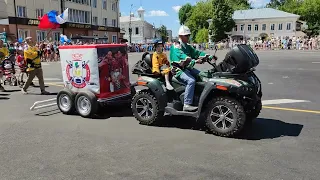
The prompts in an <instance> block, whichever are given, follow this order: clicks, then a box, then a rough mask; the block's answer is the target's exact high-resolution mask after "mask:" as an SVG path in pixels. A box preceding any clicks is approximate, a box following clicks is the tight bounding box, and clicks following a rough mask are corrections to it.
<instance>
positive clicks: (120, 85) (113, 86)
mask: <svg viewBox="0 0 320 180" xmlns="http://www.w3.org/2000/svg"><path fill="white" fill-rule="evenodd" d="M59 52H60V59H61V69H62V76H63V82H64V87H65V88H64V89H63V90H61V91H60V92H59V93H58V95H57V98H54V99H49V100H45V101H38V102H35V103H34V105H33V106H32V107H31V108H30V109H31V110H36V109H42V108H46V107H50V106H55V105H58V107H59V109H60V111H61V112H62V113H64V114H71V113H74V112H77V113H78V114H79V115H81V116H82V117H91V116H92V115H94V114H95V113H96V112H97V111H98V107H99V104H112V103H120V102H121V101H128V100H130V98H131V91H132V90H131V86H130V80H129V65H128V54H127V46H126V45H124V44H99V45H72V46H60V47H59ZM45 103H46V104H45Z"/></svg>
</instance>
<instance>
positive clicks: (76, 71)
mask: <svg viewBox="0 0 320 180" xmlns="http://www.w3.org/2000/svg"><path fill="white" fill-rule="evenodd" d="M82 57H83V55H82V54H72V61H67V67H66V74H67V78H68V80H69V83H71V85H72V86H73V87H75V88H84V87H86V85H87V83H88V82H89V81H90V68H89V65H88V61H83V60H82Z"/></svg>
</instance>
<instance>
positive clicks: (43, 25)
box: [39, 8, 69, 29]
mask: <svg viewBox="0 0 320 180" xmlns="http://www.w3.org/2000/svg"><path fill="white" fill-rule="evenodd" d="M68 11H69V9H68V8H67V9H66V10H64V11H63V13H62V14H60V15H58V12H57V11H55V10H52V11H50V12H48V13H47V14H45V15H44V16H42V17H41V18H39V20H40V23H39V28H40V29H57V28H59V27H60V24H63V23H65V22H67V21H68Z"/></svg>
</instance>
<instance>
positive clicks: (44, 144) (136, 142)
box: [0, 51, 320, 180]
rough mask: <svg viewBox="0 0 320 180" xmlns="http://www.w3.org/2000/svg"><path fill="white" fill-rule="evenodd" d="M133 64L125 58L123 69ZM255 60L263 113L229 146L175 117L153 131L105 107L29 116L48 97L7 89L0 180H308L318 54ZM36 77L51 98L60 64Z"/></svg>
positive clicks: (316, 121) (319, 152)
mask: <svg viewBox="0 0 320 180" xmlns="http://www.w3.org/2000/svg"><path fill="white" fill-rule="evenodd" d="M211 53H212V52H211ZM224 54H225V51H220V52H218V54H217V55H218V57H219V59H222V58H223V56H224ZM140 56H141V54H130V55H129V59H130V60H129V61H130V65H133V64H134V63H135V62H136V61H137V60H138V59H139V58H140ZM258 56H259V57H260V65H259V66H258V68H257V74H258V76H259V78H260V79H261V81H262V83H263V100H264V101H263V103H264V108H263V110H262V113H261V115H260V116H259V118H258V119H257V120H256V121H255V123H254V124H253V126H252V127H251V129H250V128H249V129H246V132H244V133H243V134H242V135H241V136H239V137H238V138H221V137H216V136H214V135H210V134H205V133H204V132H203V131H201V130H198V129H199V128H198V127H197V125H195V124H194V123H193V121H192V120H189V119H185V118H180V117H179V118H177V117H175V118H170V117H168V118H167V119H166V123H164V124H163V125H162V127H149V126H142V125H139V124H138V123H137V121H135V119H134V118H133V117H132V115H131V112H130V111H131V110H130V109H126V108H125V107H110V108H108V109H107V110H106V116H105V117H103V118H100V119H83V118H81V117H78V116H65V115H62V114H61V113H59V111H58V110H57V109H56V108H48V109H44V110H39V111H35V112H30V111H29V108H30V106H31V105H32V104H33V102H34V101H37V100H43V99H48V98H54V97H55V96H54V95H52V96H40V95H38V94H39V91H40V90H39V89H38V88H31V89H30V92H31V94H29V95H22V94H21V93H20V92H19V90H18V89H17V88H10V87H7V89H8V90H11V91H8V92H5V93H2V94H0V113H1V116H0V117H1V118H0V162H1V163H0V179H3V180H6V179H10V180H11V179H17V180H21V179H30V180H35V179H54V180H56V179H86V180H88V179H90V180H91V179H94V180H96V179H108V180H113V179H121V180H122V179H128V180H134V179H139V180H142V179H146V180H150V179H161V180H163V179H174V180H178V179H183V180H188V179H190V180H195V179H201V180H203V179H210V180H211V179H217V180H218V179H230V180H233V179H235V180H240V179H241V180H242V179H243V180H250V179H252V180H256V179H261V180H263V179H266V180H270V179H273V180H278V179H279V180H280V179H285V180H287V179H288V180H301V179H308V180H309V179H314V180H317V179H319V176H320V172H319V167H320V145H319V141H320V138H319V137H320V132H319V129H320V118H319V117H320V96H319V92H320V70H319V68H320V51H319V52H317V51H309V52H307V51H299V52H298V51H260V52H258ZM43 67H44V74H45V80H46V83H47V84H48V86H49V87H48V88H47V90H49V91H50V92H53V93H57V92H58V91H59V89H61V87H60V86H61V83H60V82H61V78H62V76H61V72H60V64H59V63H50V64H44V65H43ZM204 68H207V67H204V66H200V67H199V69H204ZM134 79H135V77H134V76H132V77H131V80H134Z"/></svg>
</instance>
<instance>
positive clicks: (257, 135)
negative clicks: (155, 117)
mask: <svg viewBox="0 0 320 180" xmlns="http://www.w3.org/2000/svg"><path fill="white" fill-rule="evenodd" d="M156 126H158V127H167V128H179V129H190V130H198V131H205V130H206V128H205V127H204V124H203V123H201V122H196V121H195V120H194V119H192V118H186V117H177V116H166V117H165V119H164V121H162V122H161V123H159V124H158V125H156ZM302 128H303V125H301V124H290V123H286V122H283V121H280V120H275V119H264V118H258V119H256V120H255V121H254V122H253V123H252V125H248V126H247V127H245V128H244V129H243V132H242V133H240V134H239V135H237V136H236V137H235V138H236V139H245V140H262V139H274V138H279V137H284V136H291V137H296V136H299V135H300V133H301V130H302Z"/></svg>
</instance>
